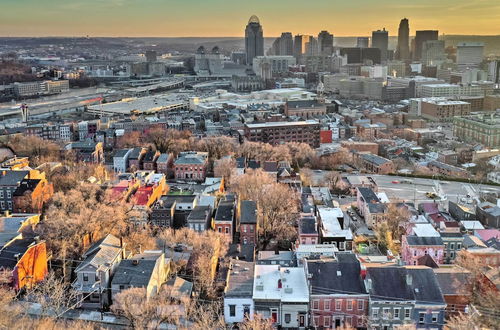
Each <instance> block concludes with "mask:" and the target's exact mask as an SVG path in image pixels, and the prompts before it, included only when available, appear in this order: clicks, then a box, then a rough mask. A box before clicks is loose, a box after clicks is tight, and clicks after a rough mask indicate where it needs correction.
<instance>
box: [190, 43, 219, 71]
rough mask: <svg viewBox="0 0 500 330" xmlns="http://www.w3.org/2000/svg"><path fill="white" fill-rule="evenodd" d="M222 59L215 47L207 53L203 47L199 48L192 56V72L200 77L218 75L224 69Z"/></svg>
mask: <svg viewBox="0 0 500 330" xmlns="http://www.w3.org/2000/svg"><path fill="white" fill-rule="evenodd" d="M223 58H224V57H223V55H222V54H221V53H220V51H219V47H217V46H215V47H214V48H212V51H211V52H210V53H209V52H207V51H206V50H205V47H203V46H200V47H198V50H197V51H196V54H195V55H194V72H195V73H196V74H197V75H200V76H201V75H203V76H210V75H217V74H220V73H221V72H222V70H223V68H224V65H223Z"/></svg>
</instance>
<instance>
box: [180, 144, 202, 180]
mask: <svg viewBox="0 0 500 330" xmlns="http://www.w3.org/2000/svg"><path fill="white" fill-rule="evenodd" d="M207 166H208V152H196V151H187V152H181V153H179V157H178V158H177V159H176V160H175V162H174V171H175V178H176V179H177V180H190V181H205V177H206V172H207Z"/></svg>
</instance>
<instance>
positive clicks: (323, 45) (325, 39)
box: [318, 30, 333, 55]
mask: <svg viewBox="0 0 500 330" xmlns="http://www.w3.org/2000/svg"><path fill="white" fill-rule="evenodd" d="M318 47H319V49H318V50H319V53H320V54H321V55H332V53H333V34H331V33H329V32H328V31H325V30H323V31H321V32H320V33H319V34H318Z"/></svg>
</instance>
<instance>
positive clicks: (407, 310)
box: [405, 308, 411, 319]
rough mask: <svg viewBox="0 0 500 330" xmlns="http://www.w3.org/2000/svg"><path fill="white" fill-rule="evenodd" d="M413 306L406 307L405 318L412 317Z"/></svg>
mask: <svg viewBox="0 0 500 330" xmlns="http://www.w3.org/2000/svg"><path fill="white" fill-rule="evenodd" d="M410 313H411V308H405V319H409V318H410Z"/></svg>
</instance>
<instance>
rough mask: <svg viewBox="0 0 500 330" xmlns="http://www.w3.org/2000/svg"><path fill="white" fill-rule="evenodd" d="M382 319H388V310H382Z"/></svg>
mask: <svg viewBox="0 0 500 330" xmlns="http://www.w3.org/2000/svg"><path fill="white" fill-rule="evenodd" d="M382 317H383V318H384V319H385V318H389V308H384V309H383V312H382Z"/></svg>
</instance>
